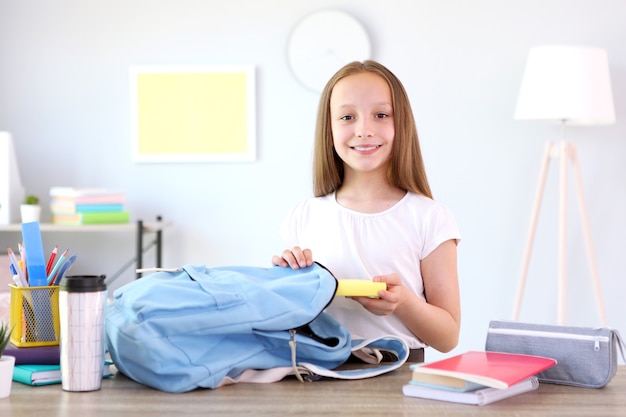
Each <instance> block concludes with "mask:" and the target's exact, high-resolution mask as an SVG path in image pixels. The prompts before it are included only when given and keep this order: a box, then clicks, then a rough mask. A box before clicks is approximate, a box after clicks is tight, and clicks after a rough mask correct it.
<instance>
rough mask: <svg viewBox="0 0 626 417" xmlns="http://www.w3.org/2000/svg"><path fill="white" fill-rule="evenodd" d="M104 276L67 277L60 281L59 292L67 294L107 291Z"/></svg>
mask: <svg viewBox="0 0 626 417" xmlns="http://www.w3.org/2000/svg"><path fill="white" fill-rule="evenodd" d="M105 279H106V275H68V276H66V277H63V279H62V280H61V285H60V287H61V288H60V290H61V291H67V292H99V291H105V290H106V289H107V286H106V284H105V283H104V280H105Z"/></svg>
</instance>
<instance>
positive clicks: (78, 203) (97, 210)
mask: <svg viewBox="0 0 626 417" xmlns="http://www.w3.org/2000/svg"><path fill="white" fill-rule="evenodd" d="M125 202H126V194H125V193H123V192H120V191H115V190H109V189H106V188H74V187H52V188H51V189H50V212H51V214H52V223H53V224H59V225H83V224H111V223H128V222H129V221H130V213H129V212H128V211H126V210H125V208H124V203H125Z"/></svg>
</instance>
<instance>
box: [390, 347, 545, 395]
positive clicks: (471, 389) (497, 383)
mask: <svg viewBox="0 0 626 417" xmlns="http://www.w3.org/2000/svg"><path fill="white" fill-rule="evenodd" d="M554 365H556V360H554V359H551V358H544V357H541V356H531V355H520V354H512V353H500V352H480V351H469V352H466V353H462V354H460V355H457V356H453V357H451V358H447V359H443V360H440V361H436V362H431V363H428V364H415V365H411V370H412V371H413V372H412V378H411V380H410V381H409V382H408V384H406V385H404V386H403V388H402V392H403V394H404V395H405V396H407V397H418V398H426V399H431V400H440V401H449V402H457V403H463V404H473V405H486V404H490V403H493V402H496V401H500V400H502V399H505V398H509V397H513V396H516V395H520V394H523V393H525V392H528V391H533V390H536V389H537V388H538V387H539V381H538V379H537V374H538V373H540V372H542V371H544V370H546V369H548V368H550V367H552V366H554Z"/></svg>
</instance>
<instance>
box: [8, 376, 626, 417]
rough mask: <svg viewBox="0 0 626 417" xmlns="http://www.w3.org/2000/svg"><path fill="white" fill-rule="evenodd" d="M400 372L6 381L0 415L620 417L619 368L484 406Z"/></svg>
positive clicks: (625, 403) (623, 385) (622, 380)
mask: <svg viewBox="0 0 626 417" xmlns="http://www.w3.org/2000/svg"><path fill="white" fill-rule="evenodd" d="M410 375H411V373H410V370H409V369H408V367H407V366H405V367H403V368H402V369H400V370H397V371H395V372H393V373H390V374H387V375H382V376H379V377H376V378H372V379H367V380H358V381H337V380H323V381H317V382H305V383H300V382H298V381H297V380H296V379H295V378H292V377H288V378H287V379H285V380H283V381H280V382H276V383H272V384H237V385H231V386H226V387H222V388H218V389H216V390H208V389H201V390H195V391H192V392H188V393H184V394H169V393H164V392H160V391H156V390H154V389H151V388H148V387H145V386H143V385H140V384H137V383H135V382H133V381H131V380H130V379H128V378H126V377H125V376H124V375H122V374H119V373H118V374H116V375H115V376H114V377H112V378H109V379H105V380H104V381H103V384H102V389H101V390H100V391H95V392H89V393H75V392H65V391H63V390H62V389H61V386H60V385H49V386H43V387H29V386H27V385H23V384H20V383H17V382H13V387H12V391H11V396H10V397H8V398H4V399H0V415H2V416H3V417H4V416H6V417H19V416H31V417H32V416H34V415H38V416H69V415H72V416H97V417H101V416H115V417H120V416H124V417H132V416H177V415H185V416H195V415H198V416H203V417H206V416H207V415H242V416H243V415H253V416H287V415H301V414H304V415H320V416H324V415H327V416H331V415H332V416H336V415H358V416H377V417H380V416H419V415H424V416H438V415H446V416H456V415H458V416H471V415H478V414H480V415H483V416H504V415H507V416H508V415H515V416H516V417H523V416H532V417H536V416H568V417H576V416H581V417H582V416H584V417H589V416H594V417H602V416H620V415H622V416H623V415H624V413H625V410H626V395H624V392H626V366H620V367H619V370H618V373H617V375H616V377H615V378H614V379H613V381H611V383H610V384H609V385H608V386H607V387H605V388H603V389H584V388H574V387H565V386H560V385H551V384H541V385H540V387H539V389H538V390H537V391H532V392H528V393H525V394H522V395H519V396H516V397H512V398H508V399H505V400H502V401H499V402H496V403H492V404H489V405H486V406H482V407H479V406H474V405H464V404H455V403H447V402H441V401H433V400H423V399H419V398H411V397H405V396H403V395H402V385H403V384H404V383H406V381H408V379H409V378H410Z"/></svg>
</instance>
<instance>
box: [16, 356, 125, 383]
mask: <svg viewBox="0 0 626 417" xmlns="http://www.w3.org/2000/svg"><path fill="white" fill-rule="evenodd" d="M111 363H112V362H109V361H107V362H105V363H104V368H103V369H102V377H103V378H108V377H110V376H113V373H112V372H111ZM13 381H17V382H21V383H22V384H26V385H32V386H40V385H52V384H60V383H61V365H15V366H14V368H13Z"/></svg>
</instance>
